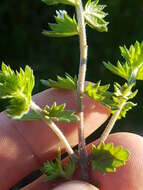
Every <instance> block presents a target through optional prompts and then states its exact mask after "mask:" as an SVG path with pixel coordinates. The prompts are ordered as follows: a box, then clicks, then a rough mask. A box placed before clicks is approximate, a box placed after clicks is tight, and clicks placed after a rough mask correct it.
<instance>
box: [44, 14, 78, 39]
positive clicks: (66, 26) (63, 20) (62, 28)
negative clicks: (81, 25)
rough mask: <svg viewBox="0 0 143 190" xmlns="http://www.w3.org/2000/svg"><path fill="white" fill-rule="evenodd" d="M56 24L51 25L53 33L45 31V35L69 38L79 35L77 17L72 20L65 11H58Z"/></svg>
mask: <svg viewBox="0 0 143 190" xmlns="http://www.w3.org/2000/svg"><path fill="white" fill-rule="evenodd" d="M56 14H57V16H55V20H56V23H55V24H51V23H49V27H50V29H51V31H47V30H44V31H43V34H44V35H46V36H49V37H69V36H74V35H78V27H77V23H76V20H75V17H73V18H71V17H70V16H69V15H68V14H67V12H66V11H65V10H59V11H56Z"/></svg>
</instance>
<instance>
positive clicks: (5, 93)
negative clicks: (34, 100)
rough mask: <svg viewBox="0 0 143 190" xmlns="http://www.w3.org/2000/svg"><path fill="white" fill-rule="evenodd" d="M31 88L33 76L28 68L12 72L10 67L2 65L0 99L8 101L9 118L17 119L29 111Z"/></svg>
mask: <svg viewBox="0 0 143 190" xmlns="http://www.w3.org/2000/svg"><path fill="white" fill-rule="evenodd" d="M33 87H34V75H33V71H32V69H31V68H30V67H29V66H26V67H25V70H22V69H20V72H18V71H16V72H14V71H13V70H12V69H11V68H10V66H6V65H5V64H4V63H2V66H1V72H0V98H1V99H8V103H9V105H8V106H7V112H8V114H9V115H10V116H11V117H13V118H15V119H18V118H21V117H22V116H23V115H24V114H26V113H27V112H28V111H29V106H30V102H31V93H32V90H33Z"/></svg>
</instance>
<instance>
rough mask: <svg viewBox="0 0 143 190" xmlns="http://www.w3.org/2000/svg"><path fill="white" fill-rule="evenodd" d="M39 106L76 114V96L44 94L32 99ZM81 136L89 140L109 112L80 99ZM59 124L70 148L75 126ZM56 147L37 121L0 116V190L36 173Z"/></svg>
mask: <svg viewBox="0 0 143 190" xmlns="http://www.w3.org/2000/svg"><path fill="white" fill-rule="evenodd" d="M33 100H34V101H35V102H36V103H37V104H39V105H40V106H42V105H45V104H49V105H50V104H52V103H53V102H54V101H56V102H57V104H60V103H63V102H65V103H66V104H67V108H68V109H73V110H74V111H76V109H77V108H76V96H75V94H74V93H72V92H68V91H62V90H55V89H54V90H53V89H50V90H46V91H44V92H42V93H39V94H37V95H36V96H34V97H33ZM84 106H85V108H84V109H85V134H86V136H89V135H90V134H91V133H92V132H93V131H94V130H96V129H97V128H98V127H99V126H100V125H101V124H102V123H103V122H104V121H105V120H106V119H107V118H108V116H109V111H108V110H107V109H106V108H105V107H104V106H102V105H101V104H98V103H95V101H93V100H91V99H90V98H88V97H85V99H84ZM66 125H67V124H61V123H60V124H59V123H58V126H60V128H61V129H62V131H63V132H64V134H65V136H66V137H67V139H68V141H69V142H70V144H71V145H72V146H74V145H76V144H77V142H78V140H77V123H72V124H68V126H66ZM58 146H60V147H61V149H62V150H63V151H64V147H63V145H62V144H60V143H59V140H58V139H57V137H56V136H55V134H54V133H53V132H52V131H51V130H50V128H48V127H47V126H45V124H43V122H41V121H35V122H33V121H32V122H21V121H14V120H11V119H9V118H8V117H7V115H6V114H5V113H4V112H3V113H1V114H0V168H1V170H0V190H8V189H9V188H10V187H12V186H13V185H14V184H16V183H17V182H18V181H19V180H20V179H22V178H23V177H24V176H26V175H28V174H29V173H30V172H32V171H34V170H36V169H38V168H39V167H40V166H41V165H42V163H43V162H44V161H46V160H47V159H48V160H49V159H53V158H54V157H55V156H56V154H57V147H58Z"/></svg>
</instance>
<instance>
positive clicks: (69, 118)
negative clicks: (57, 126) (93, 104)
mask: <svg viewBox="0 0 143 190" xmlns="http://www.w3.org/2000/svg"><path fill="white" fill-rule="evenodd" d="M43 114H44V117H45V118H46V119H51V120H53V121H55V122H58V121H63V122H74V121H78V120H79V117H78V116H77V115H76V114H75V113H74V112H73V111H70V110H65V104H61V105H58V106H57V105H56V103H54V104H53V105H52V106H51V107H49V106H45V107H44V110H43Z"/></svg>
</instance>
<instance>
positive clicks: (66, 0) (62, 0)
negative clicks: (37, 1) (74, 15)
mask: <svg viewBox="0 0 143 190" xmlns="http://www.w3.org/2000/svg"><path fill="white" fill-rule="evenodd" d="M42 2H44V3H46V4H47V5H56V4H66V5H73V6H75V5H76V3H75V0H42Z"/></svg>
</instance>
